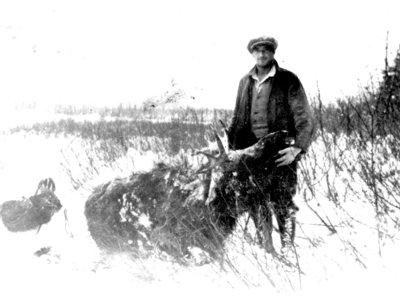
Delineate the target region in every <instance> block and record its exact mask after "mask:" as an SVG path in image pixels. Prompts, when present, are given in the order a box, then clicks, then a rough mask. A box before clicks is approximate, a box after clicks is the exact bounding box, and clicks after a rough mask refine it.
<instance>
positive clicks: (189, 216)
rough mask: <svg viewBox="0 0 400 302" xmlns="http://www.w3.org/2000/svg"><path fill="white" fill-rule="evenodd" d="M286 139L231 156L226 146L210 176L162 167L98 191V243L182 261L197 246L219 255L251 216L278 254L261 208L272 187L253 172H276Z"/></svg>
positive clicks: (92, 223) (93, 219)
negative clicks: (273, 169) (240, 220)
mask: <svg viewBox="0 0 400 302" xmlns="http://www.w3.org/2000/svg"><path fill="white" fill-rule="evenodd" d="M286 135H287V133H286V132H285V131H279V132H275V133H272V134H269V135H267V136H265V137H264V138H262V139H261V140H259V141H258V142H257V143H256V144H255V145H253V146H251V147H249V148H247V149H244V150H239V151H231V152H226V150H224V149H223V147H222V144H221V143H220V144H219V147H220V154H219V155H218V156H212V155H211V154H209V153H205V155H207V157H209V159H210V161H209V164H208V165H207V166H206V167H203V168H202V169H200V170H201V171H200V172H205V173H204V174H203V175H200V174H199V173H196V171H193V170H191V169H188V168H187V167H182V166H168V165H165V164H158V165H157V166H156V167H155V168H153V169H152V170H151V171H150V172H146V173H134V174H132V175H131V176H130V177H128V178H120V179H115V180H113V181H110V182H108V183H106V184H104V185H101V186H98V187H97V188H95V190H94V192H93V193H92V195H91V196H90V197H89V198H88V200H87V201H86V204H85V216H86V219H87V223H88V229H89V232H90V234H91V236H92V237H93V239H94V241H95V242H96V244H97V245H98V246H99V247H100V248H101V249H104V250H107V251H133V252H137V253H140V252H141V251H145V252H146V251H149V250H152V249H153V248H154V247H157V248H158V249H160V250H163V251H166V252H167V253H169V254H171V255H174V256H177V257H182V256H184V255H186V254H188V253H189V249H190V247H198V248H200V249H202V250H204V251H206V252H208V253H209V254H210V255H211V256H216V255H218V252H219V251H220V250H221V247H222V246H223V243H224V240H225V239H226V238H227V236H228V235H229V234H231V233H232V231H233V230H234V228H235V225H236V221H237V219H238V217H239V216H240V215H242V214H243V213H244V212H249V213H250V215H251V217H252V218H253V220H254V222H255V224H256V227H257V229H259V230H262V232H260V233H261V234H266V237H267V238H266V242H265V243H266V248H267V249H269V250H270V251H271V249H272V247H271V242H270V232H271V229H266V227H265V225H264V222H263V221H261V219H260V215H259V214H260V205H261V204H267V203H265V202H264V203H262V202H260V199H263V200H264V201H265V198H267V197H266V196H265V192H264V191H263V190H262V189H261V186H265V185H266V183H267V182H268V173H262V175H264V176H263V177H261V178H260V177H255V175H257V174H254V173H253V171H256V170H257V169H259V167H261V166H262V167H263V169H265V167H266V166H267V167H272V166H274V164H273V162H274V160H275V155H276V154H277V152H278V151H279V150H281V149H282V148H283V147H284V146H285V143H286V142H285V138H286ZM217 138H218V137H217ZM217 141H219V139H217ZM232 152H234V153H232ZM260 163H262V165H260ZM197 172H199V171H197ZM259 174H260V173H258V175H259ZM261 210H262V209H261ZM264 210H265V211H268V209H264ZM268 213H269V212H268Z"/></svg>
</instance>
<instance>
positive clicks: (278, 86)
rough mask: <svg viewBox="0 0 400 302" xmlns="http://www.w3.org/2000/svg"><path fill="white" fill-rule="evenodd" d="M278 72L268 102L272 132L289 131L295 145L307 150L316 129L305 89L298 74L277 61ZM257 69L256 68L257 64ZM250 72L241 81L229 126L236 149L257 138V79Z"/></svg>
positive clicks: (231, 143)
mask: <svg viewBox="0 0 400 302" xmlns="http://www.w3.org/2000/svg"><path fill="white" fill-rule="evenodd" d="M275 67H276V74H275V76H274V77H273V78H272V90H271V94H270V97H269V100H268V105H267V119H268V132H269V133H271V132H275V131H278V130H287V131H288V132H289V136H290V137H293V138H294V139H295V146H296V147H299V148H301V149H302V153H305V152H306V151H307V148H308V147H309V145H310V143H311V137H312V134H313V131H314V121H313V117H312V113H311V108H310V105H309V104H308V101H307V96H306V94H305V92H304V88H303V86H302V85H301V82H300V80H299V79H298V77H297V76H296V75H295V74H294V73H292V72H290V71H288V70H286V69H283V68H280V67H279V66H278V64H277V63H276V62H275ZM254 68H255V67H254ZM254 68H253V69H252V70H251V71H250V72H249V73H248V74H246V75H245V76H244V77H243V78H242V79H241V80H240V83H239V89H238V93H237V98H236V105H235V109H234V112H233V117H232V120H231V123H230V125H229V129H228V139H229V144H230V146H231V148H232V149H244V148H247V147H248V146H251V145H252V144H254V143H255V142H256V141H257V139H256V137H255V136H254V134H253V132H252V130H251V123H250V112H251V100H252V91H253V85H254V80H253V79H252V78H251V74H252V72H253V70H254Z"/></svg>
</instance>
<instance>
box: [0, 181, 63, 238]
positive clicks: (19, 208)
mask: <svg viewBox="0 0 400 302" xmlns="http://www.w3.org/2000/svg"><path fill="white" fill-rule="evenodd" d="M55 189H56V187H55V184H54V181H53V180H52V179H51V178H46V179H43V180H41V181H40V182H39V184H38V187H37V190H36V192H35V194H34V195H33V196H31V197H29V198H26V199H22V200H10V201H6V202H4V203H2V204H1V205H0V216H1V219H2V221H3V224H4V226H5V227H6V228H7V229H8V230H9V231H11V232H23V231H29V230H33V229H37V230H38V231H39V230H40V227H41V226H42V225H43V224H46V223H48V222H50V220H51V218H52V216H53V215H54V213H56V212H57V211H59V210H60V209H61V207H62V205H61V203H60V200H59V199H58V198H57V196H56V195H55V194H54V191H55Z"/></svg>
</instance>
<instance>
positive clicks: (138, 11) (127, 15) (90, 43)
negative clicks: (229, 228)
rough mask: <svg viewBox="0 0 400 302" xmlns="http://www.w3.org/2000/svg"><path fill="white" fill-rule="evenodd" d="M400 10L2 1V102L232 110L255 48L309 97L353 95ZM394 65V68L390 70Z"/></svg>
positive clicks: (377, 65) (161, 0)
mask: <svg viewBox="0 0 400 302" xmlns="http://www.w3.org/2000/svg"><path fill="white" fill-rule="evenodd" d="M398 3H399V1H397V0H393V1H389V0H387V1H386V0H380V1H351V0H348V1H339V0H337V1H329V2H328V1H269V0H261V1H257V0H244V1H233V0H230V1H217V0H210V1H205V0H202V1H190V0H186V1H170V0H169V1H168V0H154V1H149V0H146V1H133V0H131V1H123V0H109V1H102V0H0V100H1V102H2V104H6V103H8V104H11V103H15V102H27V103H29V102H38V103H47V104H51V103H65V104H69V103H70V104H77V105H79V104H98V105H117V104H119V103H129V102H130V103H140V102H142V101H144V100H145V99H147V98H149V97H151V96H155V95H160V94H161V93H162V92H163V91H165V90H166V89H168V88H170V86H171V84H170V83H171V79H174V81H175V83H177V85H178V86H179V87H181V88H183V89H184V90H185V91H187V92H188V94H190V95H192V96H194V97H195V100H193V102H196V103H197V105H199V104H200V105H202V106H205V107H208V106H212V107H225V108H232V107H233V103H234V98H235V95H236V91H237V85H238V81H239V79H240V77H241V76H243V75H244V74H245V73H246V72H247V71H248V70H249V69H250V68H251V67H252V66H253V59H252V57H251V55H250V54H249V53H248V52H247V50H246V45H247V43H248V41H249V40H250V39H251V38H254V37H258V36H261V35H271V36H274V37H275V38H276V39H277V40H278V42H279V46H278V49H277V52H276V58H277V60H278V62H279V63H280V65H281V66H282V67H285V68H287V69H289V70H291V71H293V72H295V73H296V74H297V75H298V76H299V77H300V79H301V80H302V82H303V85H304V86H305V88H306V90H307V92H308V93H309V94H310V95H314V94H315V93H316V88H317V83H318V85H319V87H320V90H321V94H322V97H323V100H324V101H325V102H328V101H330V100H333V99H335V98H336V97H340V96H343V95H347V94H352V93H356V92H357V89H358V87H359V83H361V84H362V85H364V84H366V83H367V82H368V79H369V77H370V76H373V77H377V76H379V74H380V70H381V69H382V68H383V67H384V57H385V44H386V33H387V31H389V55H390V57H389V58H390V59H391V61H392V60H393V58H394V54H395V51H396V50H397V48H398V47H399V45H400V18H398V11H399V8H400V4H398ZM391 61H390V62H391Z"/></svg>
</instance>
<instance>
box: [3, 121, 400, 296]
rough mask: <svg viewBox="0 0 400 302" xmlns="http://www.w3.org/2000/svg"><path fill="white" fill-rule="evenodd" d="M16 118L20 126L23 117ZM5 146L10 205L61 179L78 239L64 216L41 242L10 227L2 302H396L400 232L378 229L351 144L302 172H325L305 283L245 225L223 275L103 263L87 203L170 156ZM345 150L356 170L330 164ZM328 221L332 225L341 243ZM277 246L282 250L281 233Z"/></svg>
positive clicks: (304, 217) (312, 158) (162, 263)
mask: <svg viewBox="0 0 400 302" xmlns="http://www.w3.org/2000/svg"><path fill="white" fill-rule="evenodd" d="M18 118H20V116H18ZM31 118H33V119H35V118H34V117H31ZM40 118H42V117H36V119H40ZM49 118H51V117H49ZM27 119H28V118H27ZM27 119H25V121H26V120H27ZM11 120H12V122H13V123H17V122H16V121H17V118H14V119H11V118H10V121H11ZM21 122H23V121H21ZM3 123H4V124H3V125H2V128H3V129H7V127H8V126H10V125H9V124H8V125H6V123H5V122H4V119H3ZM0 146H1V148H0V183H1V190H0V202H3V201H7V200H11V199H19V198H21V197H22V196H25V197H28V196H30V195H32V194H33V193H34V191H35V189H36V185H37V183H38V181H39V180H40V179H43V178H45V177H52V178H53V179H54V180H55V183H56V193H57V196H58V197H59V198H60V200H61V203H62V204H63V206H64V209H67V211H68V218H69V219H68V222H69V227H70V229H71V232H72V234H73V237H70V236H69V235H68V233H67V232H66V231H65V220H64V217H63V213H62V211H60V212H59V213H56V214H55V215H54V217H53V219H52V221H51V222H50V223H49V224H47V225H44V226H43V227H42V229H41V231H40V232H39V233H38V234H36V232H35V231H31V232H26V233H10V232H8V231H7V230H6V229H5V228H4V226H3V225H2V224H1V223H0V238H1V248H0V301H26V300H29V301H50V300H51V301H54V300H57V301H72V300H74V301H83V300H84V299H85V300H87V301H107V300H112V301H117V300H119V299H121V300H125V301H134V300H142V299H143V300H144V301H149V300H150V301H153V300H154V301H156V300H157V301H158V300H160V299H161V300H162V301H165V300H167V301H170V300H171V301H176V300H178V301H180V300H182V301H187V300H190V301H192V300H194V301H200V300H201V301H203V300H204V299H207V300H209V301H214V300H220V299H224V300H226V299H229V300H230V301H231V300H234V301H236V300H237V301H241V300H245V299H252V298H254V299H256V298H257V299H259V298H261V299H263V300H267V299H268V298H277V299H279V300H286V299H287V300H289V299H299V300H300V301H303V300H304V301H310V300H311V301H321V300H322V301H336V300H337V299H342V300H343V301H349V300H350V299H357V301H359V300H363V299H370V300H373V299H385V298H389V299H390V300H396V297H397V293H396V292H397V286H398V284H400V274H399V273H398V272H399V269H400V261H399V257H398V255H400V244H399V229H398V227H397V226H396V225H395V224H394V223H391V222H390V220H385V219H384V218H382V217H381V218H380V220H379V224H378V223H377V218H376V215H375V209H374V207H373V205H372V201H371V200H370V199H368V198H370V194H369V193H368V192H367V190H366V186H365V185H364V184H363V182H362V180H361V179H360V178H359V177H358V176H357V175H358V174H357V167H358V162H357V158H358V157H357V151H356V150H355V149H351V148H350V149H349V148H346V147H347V146H346V139H345V138H341V140H340V141H339V144H338V145H336V146H335V145H331V146H330V148H329V150H328V149H327V148H326V147H325V146H326V145H325V144H323V143H322V140H321V139H318V140H317V142H315V143H314V145H313V146H312V148H311V150H310V152H309V154H308V156H307V157H306V158H305V159H304V160H303V162H302V168H301V169H302V170H303V171H308V172H309V173H311V171H312V170H313V168H314V169H315V175H311V176H310V181H311V183H312V188H313V191H314V194H311V191H310V189H309V188H308V187H307V186H306V183H305V180H304V177H303V176H302V175H303V174H302V173H300V175H301V177H300V181H299V183H300V185H299V189H298V194H297V197H296V200H297V204H298V206H299V207H300V212H299V213H298V227H297V237H296V252H297V256H298V258H296V257H295V256H294V255H292V257H291V258H290V261H292V262H293V263H295V264H296V265H297V267H300V269H301V271H302V273H300V272H299V269H298V268H295V267H288V266H286V265H284V264H282V263H281V262H280V261H279V260H277V259H274V258H271V256H269V255H265V253H264V252H263V250H261V249H259V248H258V247H257V246H256V245H254V244H252V243H251V242H248V241H246V240H245V239H244V236H243V234H242V231H241V227H243V221H244V219H243V221H241V223H240V225H239V226H238V228H237V230H236V231H235V233H234V234H233V235H232V237H231V238H230V239H229V241H228V242H227V244H226V253H227V257H226V260H225V262H224V263H223V265H222V266H221V265H220V264H218V263H211V264H205V265H201V266H199V265H196V263H195V262H193V264H190V265H188V266H185V267H183V266H180V265H178V264H176V263H174V262H172V261H169V260H168V259H167V258H166V259H164V260H162V258H160V257H153V258H150V259H146V260H133V259H130V258H129V256H127V255H118V256H114V257H103V256H102V254H101V252H100V251H99V250H98V248H97V247H96V245H95V244H94V242H93V240H92V239H91V237H90V235H89V233H88V231H87V227H86V222H85V218H84V215H83V208H84V202H85V200H86V198H87V197H88V196H89V194H90V193H91V190H92V189H93V187H94V186H96V185H98V184H101V183H103V182H105V181H107V180H110V179H113V178H115V177H120V176H127V175H129V174H130V173H131V172H133V171H141V170H148V169H150V168H151V167H152V165H153V164H154V162H155V161H157V160H160V158H163V156H162V155H157V154H154V153H149V152H148V153H143V152H139V150H134V149H129V150H128V152H127V155H126V156H125V155H122V152H121V154H120V156H119V155H118V154H119V153H118V152H119V150H118V148H116V149H115V150H114V154H115V156H116V160H115V161H114V162H112V163H110V162H106V161H105V159H104V157H103V155H102V153H101V151H99V150H100V149H99V148H98V147H97V146H96V145H93V144H89V143H88V142H86V141H84V140H81V139H79V138H76V137H64V136H58V137H45V136H44V135H36V134H28V133H26V134H22V133H19V134H13V135H10V134H7V131H5V132H4V133H3V134H1V135H0ZM339 150H345V154H344V155H343V158H345V161H346V165H347V166H354V171H353V172H351V173H350V172H349V171H347V170H344V171H338V170H335V169H334V168H333V166H332V165H331V163H330V161H331V160H332V157H329V156H328V155H329V154H330V155H332V154H336V153H335V152H339ZM89 159H90V160H91V161H89ZM398 166H400V164H399V163H398V162H396V161H392V162H391V163H390V165H389V166H387V167H386V168H385V169H392V170H395V171H398ZM382 167H385V166H384V165H382ZM311 174H312V173H311ZM396 176H398V174H396ZM349 188H351V189H349ZM329 190H330V192H331V193H332V190H333V191H335V192H334V194H335V196H336V198H337V200H338V201H339V203H340V205H341V206H336V205H335V203H334V202H333V201H332V200H331V199H330V198H329V196H330V195H329V194H328V193H329ZM396 214H398V213H392V215H393V216H396ZM322 220H323V221H325V222H327V223H331V224H332V225H334V226H335V229H336V230H337V233H334V234H333V233H332V232H330V231H329V230H328V228H327V227H326V226H324V225H323V223H322ZM378 229H379V230H380V231H381V233H380V234H381V235H380V236H378ZM274 240H275V243H276V245H277V246H278V247H279V243H278V242H279V240H278V236H277V234H276V233H275V234H274ZM42 247H51V251H50V253H49V254H48V255H44V256H42V257H36V256H34V255H33V253H34V252H35V251H37V250H38V249H40V248H42ZM199 257H201V255H199ZM263 300H262V301H263Z"/></svg>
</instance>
